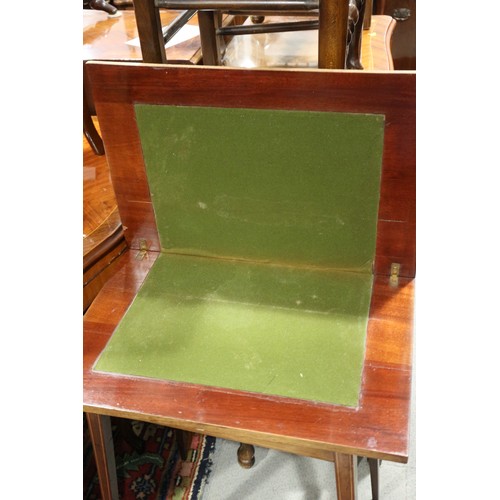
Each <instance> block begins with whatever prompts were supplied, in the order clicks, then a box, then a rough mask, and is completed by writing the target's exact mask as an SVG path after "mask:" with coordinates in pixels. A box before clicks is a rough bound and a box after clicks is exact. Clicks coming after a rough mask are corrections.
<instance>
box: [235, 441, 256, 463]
mask: <svg viewBox="0 0 500 500" xmlns="http://www.w3.org/2000/svg"><path fill="white" fill-rule="evenodd" d="M238 463H239V464H240V465H241V466H242V467H243V468H244V469H250V467H252V466H253V464H254V463H255V448H254V447H253V446H252V445H251V444H244V443H241V444H240V447H239V448H238Z"/></svg>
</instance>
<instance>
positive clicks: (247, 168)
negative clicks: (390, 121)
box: [95, 105, 384, 406]
mask: <svg viewBox="0 0 500 500" xmlns="http://www.w3.org/2000/svg"><path fill="white" fill-rule="evenodd" d="M136 116H137V123H138V127H139V132H140V137H141V143H142V148H143V154H144V159H145V164H146V171H147V175H148V181H149V185H150V190H151V197H152V201H153V207H154V211H155V217H156V222H157V226H158V231H159V235H160V240H161V245H162V254H161V255H160V256H159V258H158V259H157V261H156V262H155V264H154V266H153V268H152V269H151V271H150V273H149V274H148V276H147V278H146V280H145V283H144V285H143V287H142V288H141V290H140V291H139V293H138V295H137V297H136V298H135V300H134V302H133V303H132V305H131V307H130V308H129V310H128V311H127V313H126V314H125V316H124V318H123V319H122V321H121V323H120V324H119V325H118V328H117V329H116V331H115V332H114V333H113V336H112V337H111V339H110V341H109V343H108V345H107V346H106V348H105V350H104V351H103V353H102V354H101V356H100V358H99V360H98V362H97V364H96V366H95V369H96V370H100V371H106V372H115V373H120V374H125V375H136V376H145V377H152V378H158V379H165V380H174V381H181V382H189V383H196V384H204V385H210V386H215V387H221V388H227V389H237V390H244V391H250V392H257V393H262V394H269V395H278V396H285V397H293V398H300V399H306V400H313V401H320V402H326V403H332V404H340V405H346V406H356V405H357V404H358V397H359V390H360V386H361V374H362V368H363V359H364V352H365V337H366V327H367V321H368V313H369V307H370V299H371V287H372V274H371V272H372V264H373V259H374V255H375V241H376V226H377V212H378V202H379V195H380V175H381V158H382V150H383V133H384V117H383V116H379V115H361V114H342V113H322V112H299V111H276V110H251V109H220V108H200V107H171V106H157V105H136ZM131 182H133V180H132V179H131Z"/></svg>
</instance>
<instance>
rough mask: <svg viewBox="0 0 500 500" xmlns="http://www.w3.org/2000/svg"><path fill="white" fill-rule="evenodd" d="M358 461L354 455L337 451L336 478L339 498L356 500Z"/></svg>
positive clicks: (340, 499) (339, 499) (341, 499)
mask: <svg viewBox="0 0 500 500" xmlns="http://www.w3.org/2000/svg"><path fill="white" fill-rule="evenodd" d="M357 470H358V467H357V463H356V460H355V457H354V455H346V454H345V453H335V479H336V481H337V499H338V500H356V498H357V494H356V491H357V488H356V486H357V479H358V478H357V476H358V474H357Z"/></svg>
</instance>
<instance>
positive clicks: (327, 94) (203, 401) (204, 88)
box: [83, 63, 415, 500]
mask: <svg viewBox="0 0 500 500" xmlns="http://www.w3.org/2000/svg"><path fill="white" fill-rule="evenodd" d="M88 70H89V73H90V76H91V79H92V85H93V89H94V98H95V103H96V108H97V112H98V116H99V119H100V123H101V130H102V134H103V139H104V142H105V144H106V149H107V157H108V161H109V165H110V168H111V174H112V179H113V185H114V189H115V193H116V198H117V202H118V206H119V210H120V215H121V218H122V222H123V224H124V227H125V228H126V230H125V237H126V240H127V243H128V245H129V248H130V250H129V251H128V252H127V253H126V254H125V256H124V257H123V258H122V259H121V262H120V264H119V268H118V270H117V272H116V274H115V275H114V276H113V277H112V278H111V279H110V280H109V281H108V282H107V283H106V284H105V286H104V287H103V289H102V291H101V293H100V294H99V296H98V297H97V298H96V299H95V300H94V302H93V304H92V305H91V307H90V308H89V310H88V312H87V313H86V315H85V317H84V374H83V380H84V410H85V411H86V412H87V414H88V420H89V425H90V427H91V429H92V437H93V444H94V449H95V452H96V455H97V463H98V467H99V475H100V480H101V488H102V491H103V498H116V497H115V496H113V495H116V482H114V481H113V476H114V471H113V463H112V454H113V452H112V441H111V440H110V436H109V420H108V419H109V416H112V415H115V416H120V417H125V418H133V419H139V420H143V421H149V422H154V423H158V424H161V425H167V426H171V427H174V428H178V429H183V430H187V431H193V432H198V433H204V434H208V435H213V436H217V437H222V438H227V439H230V440H234V441H239V442H242V443H253V444H255V445H259V446H264V447H268V448H274V449H278V450H283V451H287V452H292V453H298V454H302V455H306V456H310V457H314V458H318V459H323V460H329V461H332V462H335V473H336V479H337V494H338V498H339V499H340V500H345V499H354V498H355V496H356V462H355V457H356V456H366V457H369V458H373V459H376V460H378V459H381V460H391V461H396V462H402V463H405V462H406V461H407V458H408V421H409V409H410V386H411V363H412V362H411V358H412V356H411V353H412V335H413V319H412V318H413V295H414V276H415V73H413V72H401V73H369V72H343V71H340V72H337V71H322V72H317V71H291V72H289V71H284V70H274V71H273V70H252V71H250V70H234V69H227V68H209V67H179V66H174V65H172V66H149V65H144V66H143V65H122V64H108V65H105V64H100V63H90V64H89V67H88ZM367 88H370V89H371V91H370V92H366V89H367ZM276 89H279V91H277V90H276ZM136 102H142V103H155V104H170V105H183V106H185V105H189V106H216V107H229V108H239V107H242V108H259V109H290V110H297V109H302V110H311V111H337V112H349V113H376V114H379V113H380V114H384V115H385V138H384V153H383V166H382V179H381V193H380V204H379V213H378V224H377V244H376V258H375V264H374V267H373V273H374V285H373V294H372V300H371V307H370V314H369V322H368V331H367V338H366V352H365V359H364V365H363V377H362V387H361V394H360V399H359V407H358V408H356V409H353V408H348V407H345V406H337V405H331V404H321V403H319V404H318V403H316V402H314V403H311V402H307V401H302V400H300V401H299V400H294V399H292V398H285V397H273V396H266V397H262V396H260V395H259V394H255V393H249V392H245V391H236V390H221V389H218V388H215V387H210V386H201V385H196V384H188V383H182V382H175V383H173V382H168V381H162V380H156V379H148V378H135V377H130V376H126V377H125V376H117V375H116V374H106V373H103V372H96V371H94V370H93V369H92V368H93V365H94V363H95V361H96V359H97V358H98V356H99V355H100V353H101V351H102V350H103V349H104V347H105V345H106V343H107V341H108V339H109V338H110V337H111V335H112V333H113V331H114V330H115V328H116V326H117V325H118V324H119V322H120V320H121V318H122V317H123V315H124V314H125V312H126V310H127V309H128V307H129V305H130V303H131V302H132V300H133V299H134V297H135V296H136V294H137V292H138V290H139V288H140V286H141V284H142V283H143V281H144V279H145V278H146V276H147V275H148V272H149V270H150V269H151V266H152V265H153V264H154V262H155V261H156V259H157V258H158V256H159V252H160V245H159V240H158V233H157V229H156V222H155V217H154V214H153V209H152V204H151V199H150V194H149V188H148V183H147V179H146V175H145V169H144V160H143V156H142V150H141V145H140V139H139V136H138V129H137V123H136V120H135V112H134V103H136ZM117 122H119V123H120V129H119V131H118V130H117V128H116V123H117ZM124 138H126V140H125V141H124ZM131 179H133V180H134V181H133V182H130V181H131Z"/></svg>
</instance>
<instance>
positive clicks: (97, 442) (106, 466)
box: [87, 413, 118, 500]
mask: <svg viewBox="0 0 500 500" xmlns="http://www.w3.org/2000/svg"><path fill="white" fill-rule="evenodd" d="M87 423H88V426H89V433H90V440H91V442H92V448H93V449H94V457H95V461H96V466H97V475H98V477H99V486H100V488H101V496H102V500H118V482H117V479H116V465H115V454H114V447H113V434H112V432H111V419H110V417H108V416H105V415H96V414H94V413H87Z"/></svg>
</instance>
